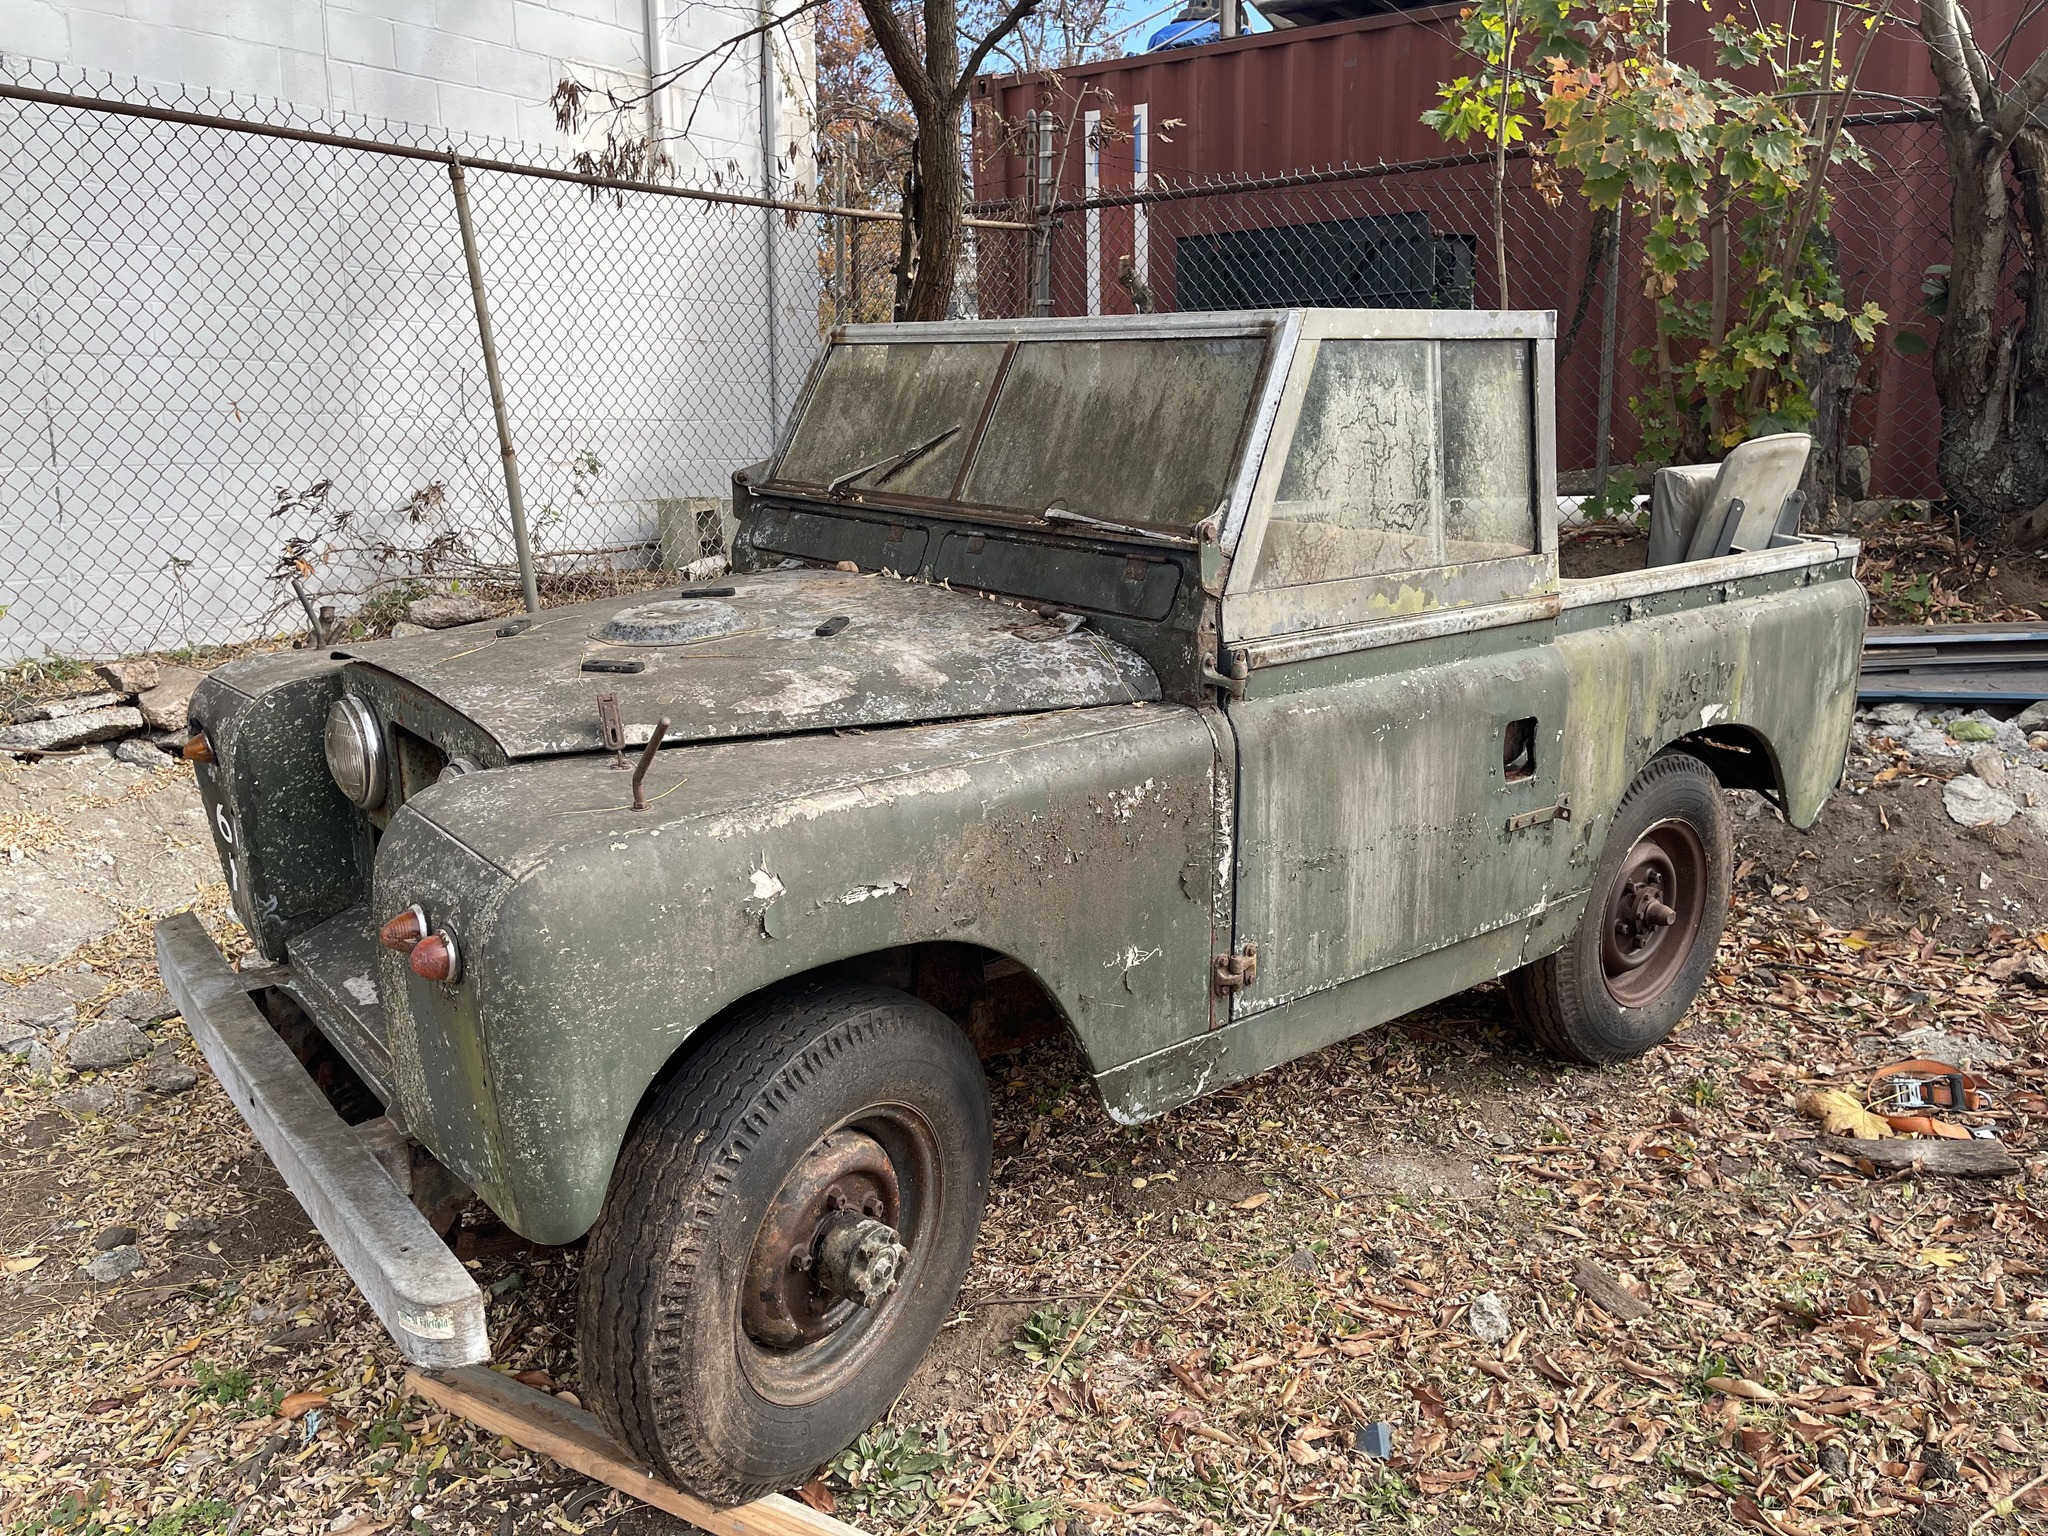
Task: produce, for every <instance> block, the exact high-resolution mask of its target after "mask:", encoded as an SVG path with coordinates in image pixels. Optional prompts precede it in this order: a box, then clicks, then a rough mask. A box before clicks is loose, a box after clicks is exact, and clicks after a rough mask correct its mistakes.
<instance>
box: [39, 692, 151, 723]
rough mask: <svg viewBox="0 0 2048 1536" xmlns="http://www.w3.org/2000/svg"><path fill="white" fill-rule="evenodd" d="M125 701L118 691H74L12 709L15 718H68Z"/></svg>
mask: <svg viewBox="0 0 2048 1536" xmlns="http://www.w3.org/2000/svg"><path fill="white" fill-rule="evenodd" d="M126 702H127V701H126V700H125V699H123V698H122V697H121V695H120V694H118V693H74V694H72V695H70V696H69V697H68V698H62V699H45V700H43V701H42V703H40V704H30V705H27V706H25V707H23V708H20V709H17V710H15V711H14V718H15V719H17V720H68V719H69V718H70V717H71V716H73V715H82V714H86V713H87V712H89V711H91V710H95V709H105V708H107V707H108V706H109V705H111V704H122V703H126Z"/></svg>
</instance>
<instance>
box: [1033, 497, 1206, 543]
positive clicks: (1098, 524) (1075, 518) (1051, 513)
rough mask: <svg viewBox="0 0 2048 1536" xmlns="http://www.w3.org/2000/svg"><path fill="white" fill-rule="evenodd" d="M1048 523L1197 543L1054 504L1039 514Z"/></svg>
mask: <svg viewBox="0 0 2048 1536" xmlns="http://www.w3.org/2000/svg"><path fill="white" fill-rule="evenodd" d="M1038 515H1039V516H1040V517H1042V518H1044V519H1045V520H1046V521H1047V522H1048V523H1072V524H1073V525H1074V526H1076V527H1077V528H1098V529H1100V530H1101V531H1102V532H1104V533H1118V534H1122V535H1123V536H1124V537H1125V538H1130V539H1157V540H1158V541H1159V542H1160V543H1162V544H1192V543H1194V542H1195V541H1194V540H1193V539H1190V538H1184V537H1183V536H1181V535H1180V534H1177V533H1161V532H1160V531H1159V530H1158V529H1157V528H1140V527H1138V526H1137V525H1136V524H1134V523H1112V522H1110V521H1109V520H1107V519H1106V518H1100V517H1090V516H1088V514H1087V513H1085V512H1070V511H1068V510H1067V509H1066V508H1065V507H1063V506H1060V505H1059V504H1058V503H1054V504H1053V505H1052V506H1049V507H1047V508H1046V509H1045V510H1044V511H1043V512H1041V513H1039V514H1038Z"/></svg>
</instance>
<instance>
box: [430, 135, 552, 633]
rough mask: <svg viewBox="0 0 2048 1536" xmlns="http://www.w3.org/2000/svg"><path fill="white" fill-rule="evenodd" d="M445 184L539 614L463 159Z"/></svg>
mask: <svg viewBox="0 0 2048 1536" xmlns="http://www.w3.org/2000/svg"><path fill="white" fill-rule="evenodd" d="M448 181H449V183H450V185H452V186H453V187H454V188H455V217H456V219H457V220H458V221H459V222H460V223H461V225H462V259H463V262H464V263H465V264H466V265H467V266H468V268H469V296H470V297H471V298H472V299H474V300H475V301H476V334H477V340H478V341H479V342H480V343H482V345H483V351H484V376H485V377H486V378H488V379H489V380H490V383H491V414H492V415H493V416H494V417H496V418H497V422H498V457H499V458H500V459H502V460H503V461H504V464H505V500H506V502H507V503H508V504H509V505H510V506H511V509H512V545H513V548H514V549H516V550H517V551H518V553H519V591H520V594H521V595H522V596H523V597H524V598H525V599H526V611H527V612H528V613H538V612H540V588H539V584H538V583H537V582H536V581H535V580H534V575H533V545H532V544H531V542H529V541H528V539H527V536H526V501H525V499H524V498H523V497H522V496H521V495H520V494H519V454H518V452H517V451H516V450H515V449H514V448H513V446H512V423H511V421H510V420H509V419H508V418H507V417H506V415H505V383H504V380H503V379H502V378H500V377H499V375H498V344H497V342H496V341H494V340H493V339H492V337H491V305H490V300H489V299H487V298H486V297H485V296H484V267H483V262H482V261H481V260H479V259H478V257H477V253H476V226H475V225H474V224H472V223H471V222H470V218H469V183H468V182H467V181H465V180H464V179H463V175H462V157H461V156H460V155H450V156H449V157H448Z"/></svg>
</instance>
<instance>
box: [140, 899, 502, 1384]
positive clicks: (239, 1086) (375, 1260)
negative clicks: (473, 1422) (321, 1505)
mask: <svg viewBox="0 0 2048 1536" xmlns="http://www.w3.org/2000/svg"><path fill="white" fill-rule="evenodd" d="M156 953H157V961H158V964H159V965H160V966H161V968H162V971H163V979H164V986H165V987H166V988H167V989H168V990H169V991H170V994H171V996H172V997H173V998H175V999H176V1000H177V1003H178V1007H179V1008H180V1010H182V1012H183V1013H184V1016H185V1024H186V1027H187V1028H189V1029H190V1030H191V1031H192V1038H193V1039H194V1040H197V1041H198V1042H199V1048H200V1049H201V1050H202V1051H204V1052H205V1053H206V1060H207V1062H208V1064H209V1065H211V1066H212V1068H213V1072H214V1075H215V1076H216V1077H217V1078H219V1079H220V1083H221V1086H222V1087H223V1088H225V1089H227V1092H228V1097H229V1098H231V1099H233V1100H234V1101H235V1107H236V1108H237V1109H239V1110H241V1112H242V1118H243V1119H244V1120H246V1121H248V1122H249V1128H250V1129H251V1130H252V1131H254V1132H255V1133H256V1139H257V1141H259V1142H260V1143H262V1146H263V1150H264V1151H265V1152H267V1153H269V1154H270V1160H271V1162H272V1163H274V1164H276V1166H277V1171H278V1172H279V1173H281V1174H282V1175H284V1181H285V1183H286V1184H287V1185H288V1186H289V1187H290V1189H291V1192H292V1194H293V1195H295V1196H296V1197H297V1198H298V1202H299V1204H300V1205H301V1206H303V1207H305V1211H306V1214H307V1215H308V1216H310V1217H311V1218H312V1220H313V1225H314V1226H315V1227H317V1228H318V1229H319V1231H320V1235H321V1236H322V1237H324V1238H326V1239H327V1244H328V1246H329V1247H330V1248H332V1249H333V1250H334V1252H335V1255H336V1257H338V1258H339V1259H340V1260H341V1262H342V1266H343V1268H345V1269H347V1271H348V1272H349V1276H350V1278H351V1279H353V1280H354V1281H355V1283H356V1285H357V1287H358V1288H359V1289H360V1290H361V1291H362V1293H363V1296H364V1299H365V1300H367V1301H368V1302H369V1303H370V1308H371V1310H372V1311H374V1312H375V1313H376V1314H377V1316H378V1318H379V1319H380V1320H382V1322H383V1324H384V1326H385V1327H386V1328H387V1329H389V1330H390V1332H391V1337H392V1338H393V1339H395V1340H396V1341H397V1343H398V1347H399V1350H400V1352H401V1353H402V1354H403V1355H404V1356H405V1358H406V1359H407V1360H410V1361H412V1362H414V1363H415V1364H418V1365H423V1366H432V1367H448V1366H458V1365H476V1364H480V1363H482V1362H483V1361H485V1360H487V1359H489V1358H490V1335H489V1332H488V1330H487V1328H486V1325H485V1320H484V1298H483V1292H482V1291H480V1290H479V1289H478V1288H477V1284H476V1282H475V1281H474V1280H472V1279H471V1278H470V1277H469V1272H468V1271H467V1270H466V1269H464V1268H463V1267H462V1264H461V1263H460V1262H459V1261H458V1260H457V1259H456V1257H455V1255H454V1254H452V1253H450V1252H449V1251H448V1249H447V1247H446V1245H445V1244H443V1243H442V1241H441V1239H440V1237H439V1236H438V1235H437V1234H436V1233H435V1231H434V1229H433V1227H432V1226H431V1225H430V1224H429V1223H428V1221H427V1218H426V1217H425V1216H423V1215H422V1214H421V1213H420V1211H419V1210H418V1208H417V1207H415V1206H414V1205H413V1203H412V1201H411V1199H410V1198H409V1197H408V1196H407V1195H406V1194H405V1192H404V1191H403V1190H401V1189H400V1188H399V1187H398V1185H397V1184H396V1183H394V1182H393V1181H392V1179H391V1176H390V1175H389V1174H387V1173H386V1172H385V1171H384V1168H383V1165H382V1164H380V1163H379V1162H378V1161H377V1158H376V1156H375V1155H374V1154H373V1153H372V1152H371V1151H370V1148H369V1147H368V1145H367V1144H365V1142H364V1141H363V1140H362V1138H361V1137H360V1136H358V1135H357V1134H356V1132H355V1131H354V1130H352V1129H351V1128H350V1127H349V1126H348V1125H346V1124H344V1123H343V1121H342V1118H341V1117H340V1116H339V1115H337V1114H336V1113H335V1112H334V1108H333V1106H332V1105H330V1104H329V1103H328V1102H327V1099H326V1097H325V1096H324V1095H322V1093H321V1092H320V1090H319V1089H318V1088H317V1087H315V1086H314V1084H313V1080H312V1079H311V1078H310V1077H308V1076H307V1075H306V1072H305V1069H304V1068H303V1067H301V1066H300V1065H299V1061H298V1058H297V1057H295V1056H294V1055H292V1053H291V1051H290V1049H289V1048H288V1047H287V1046H286V1045H285V1043H284V1041H283V1040H281V1039H279V1038H278V1036H277V1034H276V1032H275V1031H274V1030H272V1029H271V1027H270V1024H269V1022H268V1021H267V1020H265V1018H264V1017H263V1015H262V1014H261V1013H260V1012H258V1011H257V1008H256V1005H255V1004H254V1003H253V1002H251V1001H250V999H249V993H248V987H247V985H246V983H245V981H244V978H242V977H241V976H239V975H237V974H236V973H235V972H234V971H233V970H232V969H230V968H229V966H228V963H227V961H226V960H225V959H223V958H222V957H221V953H220V951H219V950H218V949H216V948H215V947H214V943H213V940H212V939H211V938H209V937H208V936H207V933H206V930H205V928H203V927H202V926H201V925H200V922H199V919H198V918H197V917H195V916H193V915H192V914H191V913H189V912H186V913H180V914H179V915H178V916H176V917H170V918H166V919H165V920H164V921H163V922H161V923H159V924H157V927H156Z"/></svg>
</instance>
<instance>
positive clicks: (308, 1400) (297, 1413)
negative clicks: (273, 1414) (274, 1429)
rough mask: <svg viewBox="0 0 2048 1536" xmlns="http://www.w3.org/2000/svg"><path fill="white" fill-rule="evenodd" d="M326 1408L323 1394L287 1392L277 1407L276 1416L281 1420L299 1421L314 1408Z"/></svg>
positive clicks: (324, 1394)
mask: <svg viewBox="0 0 2048 1536" xmlns="http://www.w3.org/2000/svg"><path fill="white" fill-rule="evenodd" d="M326 1406H327V1394H326V1393H325V1392H287V1393H286V1394H285V1397H284V1400H283V1401H282V1402H280V1403H279V1404H278V1405H277V1414H278V1417H279V1418H282V1419H300V1418H304V1417H305V1416H306V1415H307V1414H309V1413H311V1412H312V1411H313V1410H314V1409H315V1408H325V1407H326Z"/></svg>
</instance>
